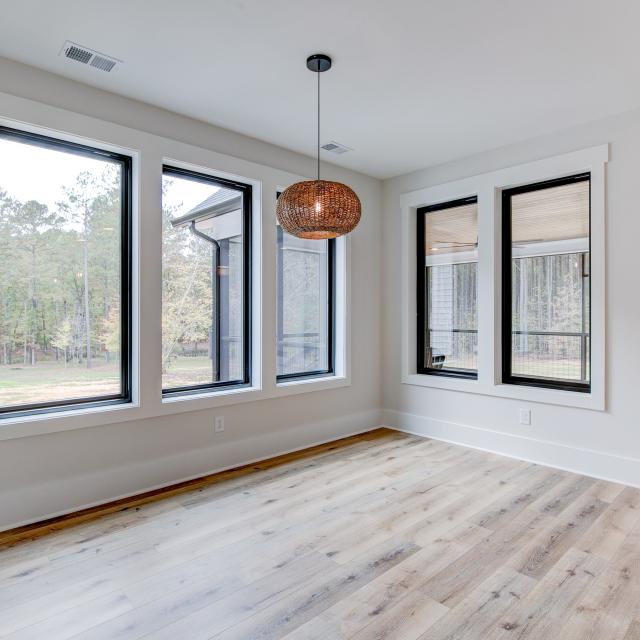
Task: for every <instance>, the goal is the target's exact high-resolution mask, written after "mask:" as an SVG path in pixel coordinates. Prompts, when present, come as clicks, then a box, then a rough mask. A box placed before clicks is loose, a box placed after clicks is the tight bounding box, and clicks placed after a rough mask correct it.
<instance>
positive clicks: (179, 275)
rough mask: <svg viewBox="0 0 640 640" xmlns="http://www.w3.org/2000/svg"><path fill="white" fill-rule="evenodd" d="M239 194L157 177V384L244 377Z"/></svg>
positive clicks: (207, 183) (189, 180)
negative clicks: (159, 288)
mask: <svg viewBox="0 0 640 640" xmlns="http://www.w3.org/2000/svg"><path fill="white" fill-rule="evenodd" d="M242 199H243V194H242V192H241V191H239V190H236V189H231V188H227V187H222V186H220V185H219V184H217V183H216V182H215V181H202V180H199V179H195V178H191V177H184V176H179V175H175V174H171V173H170V172H169V173H165V175H164V177H163V190H162V209H163V255H162V261H163V262H162V386H163V389H165V390H176V389H184V388H190V387H198V386H201V385H214V384H218V383H229V382H241V381H243V380H244V367H243V363H244V355H243V317H244V316H243V314H244V300H243V282H244V274H243V251H244V243H243V232H242V227H243V224H242V221H243V202H242Z"/></svg>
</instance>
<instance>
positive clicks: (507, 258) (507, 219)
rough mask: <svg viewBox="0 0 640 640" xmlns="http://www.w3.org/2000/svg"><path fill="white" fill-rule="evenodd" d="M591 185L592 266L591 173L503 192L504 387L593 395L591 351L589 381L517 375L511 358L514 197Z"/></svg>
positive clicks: (502, 379) (502, 347)
mask: <svg viewBox="0 0 640 640" xmlns="http://www.w3.org/2000/svg"><path fill="white" fill-rule="evenodd" d="M585 181H586V182H588V183H589V264H591V172H590V171H586V172H582V173H577V174H573V175H569V176H564V177H561V178H553V179H551V180H542V181H540V182H533V183H529V184H524V185H518V186H516V187H510V188H508V189H503V190H502V218H501V223H502V224H501V234H502V242H501V249H502V257H501V287H502V292H501V299H502V300H501V304H502V309H501V325H502V326H501V341H500V343H501V344H500V346H501V351H502V354H501V355H502V358H501V361H502V376H501V382H502V384H509V385H517V386H525V387H537V388H541V389H553V390H558V391H574V392H578V393H591V376H592V372H591V361H592V350H591V347H590V348H589V355H588V357H589V360H588V363H589V371H590V377H589V381H588V382H582V381H577V380H576V381H573V380H561V379H556V380H554V379H550V378H546V379H545V378H541V377H540V378H538V377H533V376H519V375H518V376H514V375H513V374H512V369H511V356H512V349H513V342H512V332H513V324H512V323H513V318H512V303H513V295H512V287H513V282H512V251H511V249H512V239H511V238H512V234H511V198H512V196H514V195H518V194H521V193H530V192H532V191H542V190H544V189H549V188H552V187H561V186H564V185H567V184H573V183H576V182H585ZM590 274H591V268H590V267H589V287H591V275H590ZM588 317H589V332H588V334H586V335H587V336H588V340H589V345H591V292H589V309H588Z"/></svg>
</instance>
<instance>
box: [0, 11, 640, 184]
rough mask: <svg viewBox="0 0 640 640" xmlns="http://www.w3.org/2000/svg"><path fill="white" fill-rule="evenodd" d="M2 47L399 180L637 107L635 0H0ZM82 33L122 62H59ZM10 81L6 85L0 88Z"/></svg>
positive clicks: (639, 44) (10, 54)
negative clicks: (320, 57)
mask: <svg viewBox="0 0 640 640" xmlns="http://www.w3.org/2000/svg"><path fill="white" fill-rule="evenodd" d="M0 15H1V16H2V19H1V20H0V55H3V56H5V57H7V58H12V59H14V60H18V61H20V62H25V63H27V64H31V65H34V66H37V67H41V68H44V69H47V70H49V71H52V72H55V73H58V74H61V75H64V76H68V77H70V78H73V79H75V80H79V81H81V82H85V83H87V84H91V85H95V86H98V87H101V88H104V89H107V90H110V91H113V92H116V93H120V94H123V95H126V96H130V97H132V98H137V99H139V100H143V101H145V102H148V103H151V104H155V105H158V106H161V107H165V108H167V109H171V110H173V111H176V112H179V113H182V114H185V115H189V116H192V117H195V118H198V119H201V120H205V121H209V122H212V123H214V124H217V125H221V126H223V127H226V128H228V129H233V130H235V131H239V132H242V133H245V134H248V135H250V136H254V137H256V138H260V139H262V140H266V141H268V142H272V143H275V144H278V145H281V146H283V147H288V148H290V149H293V150H296V151H300V152H302V153H306V154H311V155H312V154H313V153H314V145H315V122H314V121H315V100H316V96H315V77H314V76H313V75H312V74H311V73H310V72H309V71H307V69H306V67H305V59H306V57H307V55H309V54H311V53H315V52H318V51H320V52H326V53H328V54H330V55H331V56H332V57H333V58H334V67H333V69H332V70H331V71H329V72H328V73H326V74H324V76H323V135H322V140H323V142H327V141H329V140H336V141H338V142H340V143H342V144H345V145H347V146H349V147H352V148H353V149H354V151H352V152H349V153H347V154H344V155H342V156H336V155H333V154H330V153H326V152H323V156H324V158H325V159H327V160H329V161H331V162H335V163H336V164H341V165H343V166H346V167H350V168H353V169H357V170H359V171H362V172H364V173H368V174H371V175H374V176H377V177H389V176H393V175H397V174H401V173H405V172H408V171H412V170H415V169H419V168H422V167H425V166H429V165H433V164H436V163H440V162H444V161H447V160H451V159H454V158H458V157H463V156H466V155H469V154H473V153H476V152H479V151H483V150H486V149H490V148H494V147H498V146H502V145H505V144H509V143H512V142H516V141H518V140H523V139H527V138H530V137H533V136H536V135H540V134H544V133H547V132H552V131H554V130H557V129H561V128H563V127H567V126H571V125H573V124H578V123H581V122H586V121H589V120H594V119H597V118H601V117H604V116H607V115H611V114H614V113H618V112H621V111H625V110H628V109H632V108H635V107H637V106H640V82H638V70H639V66H640V38H638V37H637V28H638V24H639V23H640V2H637V0H539V1H538V2H531V0H526V1H525V0H322V1H319V0H314V1H311V0H181V1H177V0H171V1H169V0H146V1H145V0H126V1H125V0H110V2H91V1H89V2H87V0H82V1H79V0H56V1H55V2H52V1H51V0H20V1H19V2H17V1H16V0H0ZM65 40H72V41H75V42H77V43H79V44H82V45H85V46H88V47H91V48H93V49H96V50H98V51H100V52H103V53H106V54H109V55H111V56H114V57H116V58H119V59H121V60H123V61H124V65H122V66H121V68H120V69H118V70H117V71H114V72H112V73H111V74H106V73H103V72H100V71H97V70H94V69H89V68H86V67H83V66H82V65H79V64H77V63H74V62H71V61H69V60H66V59H64V58H61V57H59V56H58V53H59V51H60V49H61V47H62V45H63V43H64V41H65ZM1 88H2V84H1V78H0V89H1Z"/></svg>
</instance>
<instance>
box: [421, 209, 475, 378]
mask: <svg viewBox="0 0 640 640" xmlns="http://www.w3.org/2000/svg"><path fill="white" fill-rule="evenodd" d="M477 202H478V200H477V197H475V196H472V197H468V198H462V199H459V200H454V201H449V202H444V203H440V204H436V205H429V206H426V207H420V208H419V209H418V210H417V226H416V238H417V262H416V263H417V274H416V275H417V277H416V283H417V373H419V374H428V375H435V376H448V377H457V378H471V379H475V378H477V377H478V372H477V368H478V364H477V350H478V325H477V283H478V277H477V274H478V247H477V245H478V228H477V225H478V210H477ZM436 236H437V237H436Z"/></svg>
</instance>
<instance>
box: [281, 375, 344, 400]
mask: <svg viewBox="0 0 640 640" xmlns="http://www.w3.org/2000/svg"><path fill="white" fill-rule="evenodd" d="M350 385H351V381H350V380H349V379H348V378H347V377H345V376H337V375H335V374H331V373H329V374H326V375H321V376H317V377H314V378H298V379H297V380H283V381H282V382H278V383H276V394H277V395H278V396H288V395H293V394H296V393H310V392H312V391H322V390H325V389H339V388H341V387H348V386H350Z"/></svg>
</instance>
